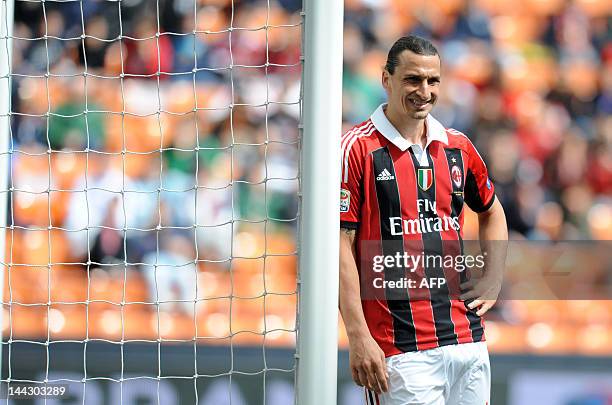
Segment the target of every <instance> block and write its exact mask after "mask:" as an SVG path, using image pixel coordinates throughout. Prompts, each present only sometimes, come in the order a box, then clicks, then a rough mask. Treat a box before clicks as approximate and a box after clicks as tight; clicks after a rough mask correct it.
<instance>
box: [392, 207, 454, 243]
mask: <svg viewBox="0 0 612 405" xmlns="http://www.w3.org/2000/svg"><path fill="white" fill-rule="evenodd" d="M417 207H418V209H419V217H418V218H415V219H402V218H401V217H390V218H389V226H390V227H391V235H412V234H415V233H429V232H443V231H449V230H451V229H454V230H455V231H458V230H459V229H460V228H461V227H460V226H459V218H458V217H449V216H448V215H444V216H442V217H440V216H439V215H438V211H437V210H436V202H435V201H429V200H423V199H418V200H417ZM425 212H433V213H434V214H436V216H435V217H430V216H427V217H425Z"/></svg>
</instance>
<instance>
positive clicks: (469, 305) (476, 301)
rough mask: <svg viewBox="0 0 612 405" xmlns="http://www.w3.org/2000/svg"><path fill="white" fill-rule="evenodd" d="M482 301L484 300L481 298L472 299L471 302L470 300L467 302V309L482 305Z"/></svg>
mask: <svg viewBox="0 0 612 405" xmlns="http://www.w3.org/2000/svg"><path fill="white" fill-rule="evenodd" d="M483 302H484V301H483V300H481V299H477V300H474V301H472V302H470V303H469V304H468V308H469V309H474V308H478V307H479V306H481V305H482V303H483Z"/></svg>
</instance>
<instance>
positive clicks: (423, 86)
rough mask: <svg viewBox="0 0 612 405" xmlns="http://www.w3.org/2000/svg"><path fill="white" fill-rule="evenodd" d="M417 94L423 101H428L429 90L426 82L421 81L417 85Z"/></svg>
mask: <svg viewBox="0 0 612 405" xmlns="http://www.w3.org/2000/svg"><path fill="white" fill-rule="evenodd" d="M417 94H418V95H419V97H421V98H423V99H424V100H429V97H430V96H431V91H430V90H429V83H427V80H423V81H422V82H421V83H420V84H419V87H418V89H417Z"/></svg>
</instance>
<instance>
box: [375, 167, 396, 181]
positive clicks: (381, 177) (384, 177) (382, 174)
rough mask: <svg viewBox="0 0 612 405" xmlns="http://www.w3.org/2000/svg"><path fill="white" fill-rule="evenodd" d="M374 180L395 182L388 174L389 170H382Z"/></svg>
mask: <svg viewBox="0 0 612 405" xmlns="http://www.w3.org/2000/svg"><path fill="white" fill-rule="evenodd" d="M376 180H395V177H394V176H392V175H391V173H389V170H387V169H384V170H383V171H382V172H380V174H379V175H378V176H376Z"/></svg>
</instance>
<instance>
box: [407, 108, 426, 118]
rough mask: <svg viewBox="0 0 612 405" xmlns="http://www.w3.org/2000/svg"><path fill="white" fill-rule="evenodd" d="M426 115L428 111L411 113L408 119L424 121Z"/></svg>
mask: <svg viewBox="0 0 612 405" xmlns="http://www.w3.org/2000/svg"><path fill="white" fill-rule="evenodd" d="M428 114H429V110H422V111H412V112H411V113H410V118H412V119H413V120H424V119H425V118H427V115H428Z"/></svg>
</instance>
